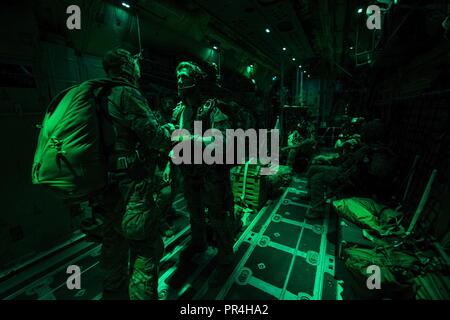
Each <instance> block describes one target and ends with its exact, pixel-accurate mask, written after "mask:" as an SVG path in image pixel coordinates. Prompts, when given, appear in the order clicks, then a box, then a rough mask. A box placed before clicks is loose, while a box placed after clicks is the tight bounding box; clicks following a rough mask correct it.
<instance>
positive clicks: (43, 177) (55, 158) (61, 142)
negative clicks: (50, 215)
mask: <svg viewBox="0 0 450 320" xmlns="http://www.w3.org/2000/svg"><path fill="white" fill-rule="evenodd" d="M115 86H129V87H133V86H132V85H131V84H130V83H127V82H125V81H123V80H120V79H109V78H100V79H93V80H88V81H85V82H83V83H81V84H78V85H75V86H72V87H70V88H68V89H65V90H63V91H61V92H60V93H59V94H58V95H56V97H54V98H53V100H52V101H51V102H50V104H49V105H48V108H47V111H46V113H45V116H44V120H43V122H42V127H41V130H40V133H39V137H38V142H37V147H36V152H35V155H34V161H33V167H32V183H33V184H35V185H43V186H45V187H47V188H48V189H50V190H52V191H54V192H56V194H57V195H58V196H59V197H60V198H63V199H66V200H76V199H77V200H78V199H84V198H86V197H87V196H88V195H90V194H92V193H93V192H95V191H98V190H101V189H102V188H103V187H104V186H105V185H106V183H107V165H106V159H105V154H104V146H103V143H102V141H103V139H102V135H101V133H102V130H101V117H100V104H99V98H100V96H101V94H102V92H105V91H103V89H108V88H112V87H115Z"/></svg>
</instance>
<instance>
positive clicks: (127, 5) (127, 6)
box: [122, 2, 130, 9]
mask: <svg viewBox="0 0 450 320" xmlns="http://www.w3.org/2000/svg"><path fill="white" fill-rule="evenodd" d="M122 5H123V6H124V7H125V8H128V9H129V8H130V5H129V4H128V3H126V2H122Z"/></svg>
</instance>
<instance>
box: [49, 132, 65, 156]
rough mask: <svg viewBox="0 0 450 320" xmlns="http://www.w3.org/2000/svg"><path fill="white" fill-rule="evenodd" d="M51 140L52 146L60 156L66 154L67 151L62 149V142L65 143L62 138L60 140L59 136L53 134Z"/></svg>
mask: <svg viewBox="0 0 450 320" xmlns="http://www.w3.org/2000/svg"><path fill="white" fill-rule="evenodd" d="M50 142H51V144H50V146H51V147H52V148H55V149H56V150H57V155H58V156H62V155H65V154H66V151H64V150H62V144H63V141H62V140H59V139H58V138H56V137H55V136H53V137H51V138H50Z"/></svg>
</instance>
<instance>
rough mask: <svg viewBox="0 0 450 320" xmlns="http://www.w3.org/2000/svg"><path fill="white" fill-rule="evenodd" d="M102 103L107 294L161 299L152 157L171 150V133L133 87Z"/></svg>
mask: <svg viewBox="0 0 450 320" xmlns="http://www.w3.org/2000/svg"><path fill="white" fill-rule="evenodd" d="M121 80H123V81H127V80H126V79H124V78H123V79H121ZM100 105H101V106H102V107H103V109H106V111H107V112H105V113H104V117H105V118H107V119H103V121H102V129H103V131H104V132H103V133H104V134H103V137H104V139H105V145H106V146H109V147H107V148H106V150H105V152H106V154H107V158H108V163H109V167H110V173H109V177H110V182H109V185H108V187H107V190H105V192H104V193H103V194H102V195H101V196H100V197H99V198H98V199H97V200H98V206H99V208H100V209H101V210H102V211H103V215H104V218H105V226H104V239H103V246H102V256H101V265H102V269H103V274H104V281H103V290H104V296H106V295H108V294H110V293H111V294H112V293H115V292H123V291H126V289H128V291H129V298H130V299H132V300H137V299H157V297H158V292H157V284H158V264H159V261H160V258H161V256H162V254H163V250H164V244H163V241H162V238H161V235H160V233H159V230H158V227H159V218H158V215H159V213H160V209H159V207H158V206H159V202H160V200H159V198H158V195H157V192H156V191H155V190H154V184H153V182H154V181H153V179H154V170H155V158H156V157H155V156H154V154H156V153H157V152H159V151H161V150H162V149H165V148H167V149H169V148H170V144H171V142H170V130H169V129H168V128H167V127H166V126H160V125H159V124H158V122H157V121H156V118H155V117H154V114H153V113H152V111H151V110H150V108H149V106H148V104H147V101H146V99H145V98H144V97H143V96H142V94H141V93H140V92H139V91H138V90H137V89H135V88H133V87H125V86H120V87H114V88H112V89H110V90H109V91H108V92H106V93H105V95H104V96H103V98H102V100H101V103H100ZM136 150H138V152H139V154H138V153H136ZM125 160H126V161H125ZM129 262H130V266H131V267H130V269H131V270H130V276H129V273H128V263H129Z"/></svg>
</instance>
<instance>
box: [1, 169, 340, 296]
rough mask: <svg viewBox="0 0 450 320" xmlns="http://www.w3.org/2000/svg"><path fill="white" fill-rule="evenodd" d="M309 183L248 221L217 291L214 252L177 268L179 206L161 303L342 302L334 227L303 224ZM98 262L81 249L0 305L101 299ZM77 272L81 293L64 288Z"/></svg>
mask: <svg viewBox="0 0 450 320" xmlns="http://www.w3.org/2000/svg"><path fill="white" fill-rule="evenodd" d="M305 183H306V181H305V180H304V179H302V178H300V177H294V179H293V181H292V183H291V185H290V187H288V188H287V189H286V190H285V192H284V193H283V194H282V196H281V197H279V198H278V199H276V200H271V201H269V202H268V203H267V204H266V205H265V206H264V207H263V208H262V209H261V210H260V211H259V212H258V213H257V214H253V215H251V216H250V219H249V220H248V225H247V227H246V228H245V230H244V231H243V232H242V233H241V234H240V236H239V238H238V240H237V241H236V243H235V245H234V249H235V252H236V254H235V259H234V263H233V272H232V274H231V275H230V277H228V279H227V280H226V281H225V282H224V283H223V285H216V286H212V285H211V281H209V280H211V278H212V277H213V275H214V271H215V265H216V263H215V256H216V251H217V250H216V249H214V248H212V247H210V248H209V249H208V251H207V252H206V253H205V254H202V255H198V256H195V257H193V259H192V262H191V263H189V264H187V265H185V266H183V267H182V268H180V266H179V264H178V257H179V253H180V252H181V251H182V250H183V249H184V248H185V247H186V246H187V245H188V243H189V240H190V235H189V233H190V230H189V227H188V214H187V212H186V208H185V203H184V200H183V199H179V200H178V201H177V202H176V203H175V208H176V209H177V211H178V213H179V214H178V219H177V221H176V226H177V229H178V233H177V234H176V235H174V236H173V237H171V238H169V239H166V240H165V243H166V252H165V255H164V257H163V259H162V261H161V269H160V270H161V272H160V279H159V289H160V299H171V300H172V299H173V300H175V299H184V300H190V299H193V300H197V299H219V300H222V299H234V300H238V299H280V300H297V299H302V300H309V299H315V300H320V299H327V300H335V299H339V296H340V294H339V292H340V291H341V290H342V289H340V286H339V285H338V284H337V281H336V280H335V278H334V275H335V247H334V244H333V243H332V242H330V241H329V240H328V238H327V235H328V233H329V232H330V229H332V225H333V224H332V223H330V221H329V218H328V216H326V217H325V218H324V219H320V220H308V219H307V218H305V214H306V212H307V210H309V205H308V203H305V202H304V201H302V200H301V198H300V197H299V195H300V194H301V193H302V192H304V188H305ZM330 226H331V227H330ZM99 257H100V245H98V244H96V243H92V242H87V241H85V240H84V241H79V242H77V243H76V244H74V245H73V246H71V247H70V246H69V247H68V248H67V249H66V250H64V251H62V252H60V253H58V255H57V256H56V257H52V258H51V259H47V261H46V260H44V261H41V262H39V263H38V265H36V266H34V267H33V269H31V270H28V271H24V274H16V275H14V277H12V278H11V277H10V278H9V279H6V280H5V279H3V280H0V298H1V299H8V300H12V299H41V300H97V299H100V297H101V270H100V267H99ZM71 264H76V265H78V266H80V268H81V270H82V277H81V286H82V289H81V290H69V289H67V287H66V280H67V277H68V275H67V274H66V268H67V266H68V265H71ZM26 272H27V273H26ZM27 275H28V277H27ZM13 279H19V280H17V281H16V282H14V280H13Z"/></svg>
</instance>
